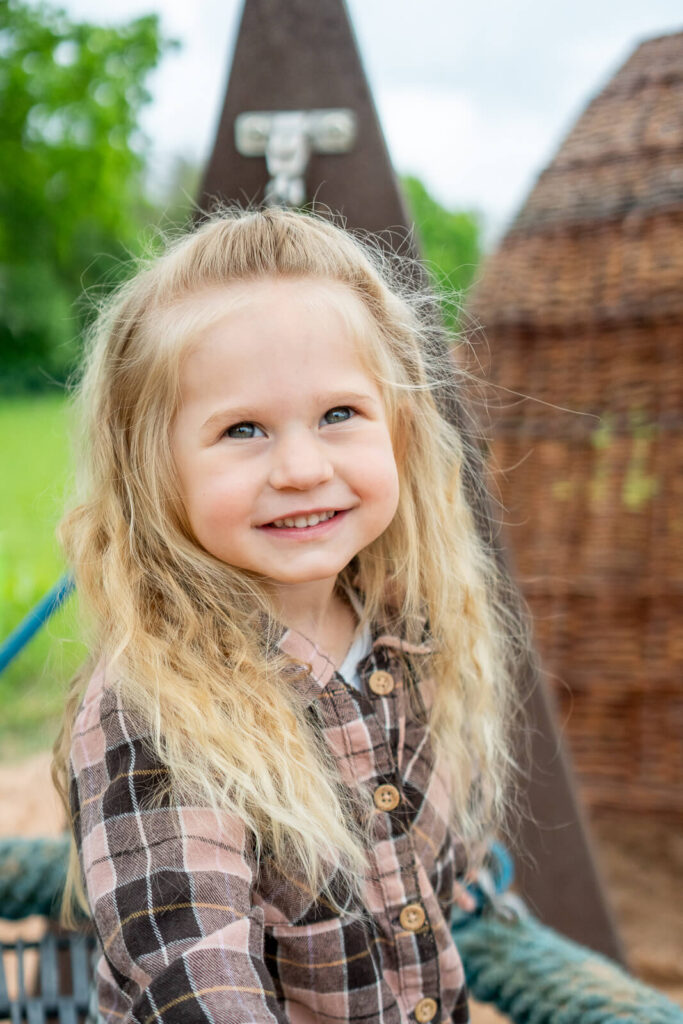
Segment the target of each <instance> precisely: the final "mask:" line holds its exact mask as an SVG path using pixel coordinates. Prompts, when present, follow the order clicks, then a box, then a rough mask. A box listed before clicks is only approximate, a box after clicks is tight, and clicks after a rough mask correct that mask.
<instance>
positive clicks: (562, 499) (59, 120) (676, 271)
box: [0, 0, 683, 1002]
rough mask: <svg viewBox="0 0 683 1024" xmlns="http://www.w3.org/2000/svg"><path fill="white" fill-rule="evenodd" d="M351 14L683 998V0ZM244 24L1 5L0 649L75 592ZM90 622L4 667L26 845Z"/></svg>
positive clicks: (552, 630) (56, 634)
mask: <svg viewBox="0 0 683 1024" xmlns="http://www.w3.org/2000/svg"><path fill="white" fill-rule="evenodd" d="M347 6H348V10H349V14H350V17H351V20H352V23H353V27H354V30H355V33H356V36H357V42H358V46H359V49H360V54H361V58H362V61H363V64H364V68H365V72H366V74H367V77H368V80H369V84H370V87H371V90H372V93H373V96H374V100H375V103H376V106H377V111H378V114H379V118H380V121H381V124H382V128H383V130H384V133H385V137H386V141H387V145H388V148H389V152H390V155H391V158H392V160H393V163H394V167H395V170H396V172H397V174H398V175H399V176H400V183H401V186H402V190H403V193H404V197H405V200H406V204H407V208H408V211H409V215H410V217H411V218H412V220H413V221H414V224H415V228H416V232H417V235H418V237H419V239H420V242H421V245H422V248H423V252H424V255H425V257H426V259H427V260H428V262H429V266H430V268H431V270H432V272H433V274H434V275H435V278H436V280H437V281H438V282H439V284H440V286H441V287H442V288H443V289H444V291H445V290H447V289H448V290H450V291H455V292H456V293H457V295H458V296H459V299H460V302H461V304H462V307H463V309H464V312H463V313H461V314H460V315H458V314H457V313H455V314H454V313H453V310H452V308H451V309H450V310H449V315H451V317H452V318H453V319H454V323H455V326H460V327H461V328H462V329H463V330H468V329H469V330H471V329H472V327H473V325H475V327H476V329H475V330H474V332H473V343H474V345H475V349H476V350H477V358H478V359H479V361H480V365H481V371H482V372H483V373H484V374H485V376H486V378H487V380H488V381H489V382H490V388H491V390H490V395H489V404H490V422H489V424H488V431H489V434H490V446H489V447H490V460H489V462H490V469H491V482H492V490H493V493H494V495H495V496H497V498H498V500H499V503H500V504H499V513H500V514H499V518H500V521H501V528H502V530H503V532H504V538H505V542H506V544H507V546H508V548H509V550H510V552H511V558H512V563H513V567H514V570H515V575H516V578H517V579H518V580H519V582H520V585H521V587H522V589H523V592H524V595H525V597H526V599H527V601H528V603H529V605H530V608H531V610H532V612H533V615H534V622H535V630H536V636H537V642H538V646H539V650H540V653H541V655H542V658H543V664H544V668H545V670H546V674H547V676H548V679H549V680H550V684H551V686H552V689H553V692H554V693H555V696H556V698H557V704H558V713H559V715H560V723H561V727H562V731H563V733H564V735H565V736H566V738H567V741H568V745H569V749H570V751H571V754H572V758H573V761H574V766H575V769H576V772H577V777H578V781H579V786H580V791H581V795H582V798H583V801H584V804H585V807H586V809H587V813H588V814H589V816H590V821H591V824H592V826H593V834H594V836H595V838H596V844H597V853H598V859H599V862H600V863H601V865H602V869H603V873H604V875H605V878H606V881H607V885H608V890H609V895H610V897H611V902H612V903H613V905H614V908H615V911H616V914H617V918H618V923H619V924H620V925H621V928H622V933H623V935H624V938H625V939H626V941H627V945H628V953H629V958H630V961H631V963H632V965H633V966H634V968H635V969H636V970H637V971H638V972H639V973H640V974H641V975H642V976H643V977H644V978H646V980H649V981H650V982H651V983H652V984H655V985H658V986H659V987H662V988H665V989H666V990H667V991H668V992H670V993H671V994H672V995H673V996H674V997H675V998H677V999H679V1000H681V1002H683V968H681V956H680V952H681V949H682V948H683V937H682V936H681V921H680V915H679V914H678V913H677V908H676V905H675V900H672V899H671V892H672V887H673V886H674V885H675V884H676V881H678V884H679V886H680V869H681V863H682V862H683V852H682V846H683V839H682V838H681V830H680V825H681V821H682V820H683V795H682V791H683V787H681V758H682V756H683V755H682V753H681V751H682V749H683V731H682V727H681V717H682V715H683V707H682V702H683V696H682V692H683V686H682V684H681V668H682V667H683V639H681V630H680V619H681V615H680V613H681V611H682V610H683V608H682V604H683V566H682V563H681V558H682V555H681V552H682V551H683V543H682V542H683V536H682V534H683V512H682V511H681V508H682V507H683V504H682V499H683V490H682V487H683V485H682V484H681V479H683V474H682V471H683V446H682V445H681V418H680V415H681V414H680V410H681V405H680V400H681V397H682V396H681V390H682V387H681V382H680V378H681V363H682V360H681V344H682V340H681V319H682V315H681V314H682V312H683V310H682V305H681V302H682V300H681V284H682V283H683V269H682V266H683V233H682V232H683V35H681V34H680V31H681V28H682V27H683V19H682V18H681V14H680V5H679V4H678V3H676V2H674V0H671V2H669V0H653V2H650V3H648V4H647V5H644V4H642V3H640V2H635V0H623V2H620V3H619V4H616V3H613V2H609V3H605V4H600V5H596V4H595V3H594V2H591V3H589V2H588V0H575V2H574V3H572V4H571V5H570V4H555V5H549V4H547V3H544V2H542V0H526V2H523V0H520V2H518V3H516V4H515V5H512V4H507V3H504V2H503V0H490V2H488V3H484V4H467V5H465V4H453V3H450V2H447V0H422V2H421V3H420V4H416V3H414V2H408V0H370V2H364V3H363V2H360V0H348V5H347ZM240 11H241V3H239V2H237V0H220V2H219V0H197V2H196V3H194V4H188V3H186V2H184V0H149V2H145V0H116V3H115V4H110V5H107V6H106V8H105V7H103V5H102V4H101V2H99V0H70V2H68V3H65V4H62V5H61V6H60V7H56V6H52V5H51V4H38V3H34V2H25V0H9V2H7V0H6V2H5V3H2V4H0V431H1V432H0V437H1V438H2V443H0V495H1V499H2V500H1V502H0V508H1V510H2V515H1V516H0V638H1V637H3V636H5V635H6V634H7V633H9V631H10V630H11V629H12V628H13V627H14V626H15V625H16V624H17V623H18V622H19V621H20V619H21V618H22V616H23V615H24V614H25V613H26V612H27V611H28V609H29V608H30V607H31V606H32V605H33V604H34V603H35V602H36V601H37V600H38V599H39V598H40V597H41V596H42V594H43V593H44V592H45V591H46V590H47V589H48V588H49V587H50V586H51V585H52V584H53V583H54V581H55V580H56V578H57V577H58V576H59V574H60V573H61V572H62V571H63V563H62V559H61V556H60V553H59V551H58V548H57V545H56V542H55V539H54V529H55V525H56V523H57V521H58V519H59V516H60V514H61V510H62V508H63V505H64V501H65V496H66V495H68V493H69V490H70V487H71V477H72V465H71V462H70V455H69V445H68V429H69V415H68V408H67V402H66V399H65V393H64V384H65V381H66V380H67V379H68V377H69V374H70V373H72V371H73V369H74V367H75V366H76V365H77V361H78V355H79V350H80V339H81V337H82V333H83V330H84V328H85V327H86V325H87V323H88V322H89V320H90V318H91V317H92V315H93V311H94V309H95V306H96V304H97V301H98V299H99V298H101V297H102V296H104V295H105V294H106V293H107V291H108V290H109V289H110V288H111V287H113V286H114V285H115V284H116V283H117V281H119V280H121V279H122V277H125V275H126V273H127V272H128V271H127V260H128V258H129V257H130V256H134V255H136V254H138V253H140V252H141V251H142V250H143V249H148V248H149V247H154V245H155V244H157V240H158V233H159V231H160V230H161V231H175V230H177V229H178V228H180V227H182V226H183V225H184V224H186V223H187V222H188V218H189V216H190V215H191V212H192V207H193V200H194V198H195V196H196V194H197V190H198V187H199V183H200V181H201V178H202V173H203V169H204V166H205V163H206V161H207V158H208V156H209V154H210V152H211V149H212V146H213V142H214V138H215V133H216V127H217V122H218V117H219V114H220V109H221V106H222V103H223V99H224V95H225V89H226V83H227V76H228V71H229V66H230V56H231V53H232V49H233V46H234V42H235V34H236V32H237V28H238V24H239V17H240ZM676 33H678V34H676ZM645 40H649V42H645V43H644V41H645ZM641 44H643V45H641ZM476 325H479V326H478V327H477V326H476ZM75 614H76V604H75V601H72V602H71V603H69V604H67V605H66V607H65V608H64V609H63V611H61V612H60V613H59V614H58V615H56V616H55V617H54V618H53V619H52V620H51V621H50V623H49V625H48V626H47V628H46V629H44V630H43V631H42V632H41V634H40V635H39V636H38V637H37V638H36V639H35V640H34V641H33V642H32V643H31V645H30V646H29V647H27V648H26V650H25V651H24V652H23V653H22V654H21V656H20V657H19V658H18V659H17V660H16V661H15V662H14V663H13V664H12V665H11V666H10V667H9V669H8V670H7V671H5V672H4V673H3V674H2V675H0V818H1V819H2V826H1V827H2V829H3V830H4V832H5V833H6V834H10V833H11V832H12V831H17V830H24V831H26V830H28V831H29V832H31V831H34V832H36V833H41V832H43V831H45V829H46V828H48V827H54V828H55V829H58V828H59V826H60V821H59V815H58V812H57V810H56V808H52V810H49V811H48V810H46V808H45V807H44V806H43V805H42V804H41V800H44V799H46V793H47V792H48V790H47V789H46V787H45V786H44V785H43V784H42V783H41V780H42V779H43V778H44V777H45V771H46V765H47V760H48V755H47V753H46V751H47V750H48V749H49V747H50V745H51V743H52V742H53V740H54V737H55V735H56V729H57V723H58V718H59V712H60V706H61V700H62V694H63V689H64V685H65V681H66V680H67V679H68V677H69V676H70V674H71V673H72V672H73V671H74V669H75V667H76V666H77V665H78V663H79V661H80V660H81V659H82V657H83V655H84V650H83V647H82V645H81V644H80V643H79V641H78V637H77V632H76V628H75ZM18 772H19V773H22V772H23V773H24V775H23V777H24V780H25V784H24V785H23V786H18V785H17V778H18V777H19V776H18V775H17V773H18ZM19 792H20V793H22V797H21V799H20V800H17V796H16V794H17V793H19ZM27 794H29V795H28V796H27ZM51 815H52V817H50V816H51Z"/></svg>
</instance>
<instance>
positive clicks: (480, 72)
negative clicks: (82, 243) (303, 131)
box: [59, 0, 683, 241]
mask: <svg viewBox="0 0 683 1024" xmlns="http://www.w3.org/2000/svg"><path fill="white" fill-rule="evenodd" d="M282 3H283V4H286V3H287V0H282ZM347 3H348V9H349V12H350V15H351V19H352V22H353V25H354V29H355V32H356V35H357V38H358V42H359V46H360V51H361V58H362V60H363V63H364V66H365V71H366V74H367V75H368V78H369V81H370V86H371V89H372V91H373V94H374V97H375V102H376V104H377V107H378V110H379V114H380V119H381V121H382V125H383V128H384V132H385V135H386V138H387V142H388V145H389V151H390V153H391V155H392V159H393V161H394V165H395V167H396V168H397V170H398V171H400V172H413V173H416V174H418V175H419V176H420V177H421V178H422V179H423V180H424V181H425V182H426V183H427V185H428V187H429V188H430V190H431V192H432V193H433V194H434V195H435V196H436V197H437V198H438V199H439V200H440V201H441V202H443V203H444V204H445V205H447V206H449V207H452V208H466V209H475V210H478V211H480V212H481V214H482V215H483V217H484V222H485V225H486V234H487V238H488V240H489V241H492V240H493V239H495V237H496V236H497V235H499V234H500V232H501V231H502V230H504V227H505V224H506V222H507V221H508V220H509V219H510V218H511V217H512V215H513V214H514V212H515V210H516V209H517V208H518V207H519V205H520V204H521V203H522V202H523V200H524V197H525V196H526V194H527V193H528V191H529V189H530V188H531V186H532V185H533V182H534V180H535V177H536V175H537V174H538V173H539V172H540V171H541V170H542V169H543V167H544V166H545V164H546V163H547V162H548V160H549V159H550V158H551V156H552V155H553V153H554V152H555V150H556V149H557V147H558V145H559V144H560V142H561V141H562V138H563V137H564V135H565V134H566V132H567V131H568V129H569V128H570V127H571V125H572V123H573V122H574V120H575V119H576V118H577V116H578V115H579V114H580V112H581V110H582V109H583V108H584V107H585V105H586V103H587V102H588V101H589V100H590V99H591V98H592V96H594V95H595V94H596V92H598V91H599V90H600V89H601V88H602V86H603V85H604V84H605V82H606V81H607V80H608V79H609V78H610V77H611V75H612V74H613V73H614V71H615V70H616V69H617V68H618V67H619V66H620V65H621V64H622V63H623V61H624V60H625V59H626V57H627V56H628V55H629V54H630V53H631V52H632V50H633V49H634V48H635V46H636V45H637V44H638V43H639V42H640V41H642V40H643V39H645V38H649V37H651V36H655V35H661V34H664V33H667V32H673V31H680V30H682V29H683V14H682V13H681V2H680V0H571V2H565V0H515V2H514V3H513V2H508V0H468V2H467V3H458V2H454V0H347ZM59 6H62V7H64V8H65V9H66V10H67V11H68V12H69V14H70V15H71V16H73V17H76V18H83V19H89V20H93V21H97V22H102V21H105V20H106V21H113V22H116V21H121V20H125V19H127V18H130V17H133V16H136V15H138V14H141V13H146V12H150V11H157V12H158V13H159V14H160V15H161V17H162V25H163V27H164V30H165V31H166V33H167V34H168V35H170V36H173V37H175V38H177V39H179V40H180V41H181V43H182V44H183V45H182V49H181V50H180V51H179V52H178V53H173V54H170V55H168V56H167V57H166V58H165V60H164V63H163V65H162V67H161V68H160V69H159V70H158V71H157V72H155V74H154V76H153V78H152V79H151V80H150V86H151V89H152V92H153V95H154V102H153V104H152V105H151V107H150V108H149V109H148V110H147V111H146V112H145V115H144V121H143V126H144V128H145V131H146V132H147V134H148V135H149V136H150V138H151V140H152V143H153V146H154V153H155V167H156V168H157V173H158V174H162V173H163V170H164V167H167V166H168V164H169V157H170V156H171V154H173V153H184V154H186V155H188V156H190V157H191V158H193V159H196V160H200V161H201V160H204V159H206V157H207V155H208V152H209V149H210V147H211V144H212V141H213V136H214V132H215V128H216V121H217V118H218V115H219V112H220V108H221V105H222V101H223V96H224V92H225V86H226V80H227V73H228V64H229V58H230V56H231V53H232V48H233V45H234V39H235V33H236V31H237V27H238V23H239V16H240V12H241V10H242V2H241V0H111V2H110V3H109V4H106V5H103V4H102V0H62V2H61V3H60V4H59Z"/></svg>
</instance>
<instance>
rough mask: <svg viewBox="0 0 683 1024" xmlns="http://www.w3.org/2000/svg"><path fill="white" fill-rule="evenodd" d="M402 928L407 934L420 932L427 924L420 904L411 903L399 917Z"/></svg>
mask: <svg viewBox="0 0 683 1024" xmlns="http://www.w3.org/2000/svg"><path fill="white" fill-rule="evenodd" d="M398 919H399V921H400V922H401V927H402V928H405V930H406V931H407V932H418V931H419V930H420V928H421V927H422V925H423V924H424V923H425V912H424V910H423V909H422V907H421V906H420V904H419V903H409V904H408V906H407V907H404V908H403V910H402V911H401V913H400V914H399V917H398Z"/></svg>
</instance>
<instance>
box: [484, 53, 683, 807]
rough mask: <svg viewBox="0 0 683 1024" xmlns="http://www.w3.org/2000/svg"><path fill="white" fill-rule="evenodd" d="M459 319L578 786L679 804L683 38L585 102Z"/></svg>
mask: <svg viewBox="0 0 683 1024" xmlns="http://www.w3.org/2000/svg"><path fill="white" fill-rule="evenodd" d="M471 311H472V312H473V313H474V315H475V317H476V319H477V320H478V322H479V323H481V325H482V326H483V329H484V331H485V334H486V338H487V341H488V350H489V351H490V365H489V366H487V367H485V371H486V375H487V376H488V378H489V379H490V380H491V381H492V382H493V385H494V387H493V389H492V391H491V395H490V401H491V405H492V423H491V434H492V438H493V440H492V459H491V467H492V489H493V492H494V494H497V495H498V496H499V497H500V500H501V502H502V506H501V510H500V514H501V520H502V521H503V523H504V526H503V535H504V538H505V541H506V544H507V547H508V549H509V551H510V552H511V554H512V559H513V564H514V569H515V572H516V575H517V578H518V580H519V583H520V585H521V587H522V590H523V592H524V594H525V596H526V598H527V601H528V603H529V605H530V608H531V610H532V613H533V616H534V624H535V634H536V640H537V646H538V649H539V652H540V654H541V658H542V661H543V665H544V668H545V669H546V670H547V673H548V676H549V677H550V679H551V681H552V683H553V685H554V689H555V692H556V694H557V696H558V698H559V702H560V710H561V714H562V720H563V724H564V725H565V731H566V735H567V736H568V739H569V745H570V749H571V751H572V754H573V760H574V763H575V767H576V769H577V773H578V776H579V779H580V781H581V784H582V790H583V795H584V797H585V799H586V800H587V802H588V804H589V805H591V806H593V807H601V806H616V807H620V808H623V809H629V810H643V811H646V810H647V811H657V812H678V813H680V812H683V785H682V781H683V770H682V769H683V403H682V398H683V358H682V357H683V33H679V34H676V35H669V36H664V37H661V38H656V39H652V40H649V41H647V42H644V43H643V44H642V45H641V46H639V47H638V49H637V50H636V51H635V53H634V54H633V55H632V56H631V57H630V59H629V60H628V61H627V62H626V64H625V65H624V66H623V67H622V68H621V69H620V70H619V71H618V73H617V74H616V75H615V76H614V78H613V79H612V80H611V81H610V82H609V84H608V85H607V87H606V88H605V89H604V90H603V91H602V92H601V93H600V94H599V95H598V96H597V97H596V98H595V99H594V100H593V101H592V102H591V103H590V105H589V106H588V108H587V109H586V110H585V112H584V113H583V115H582V116H581V117H580V118H579V120H578V122H577V123H576V125H575V126H574V128H573V129H572V131H571V132H570V133H569V135H568V137H567V138H566V140H565V142H564V143H563V145H562V146H561V148H560V150H559V152H558V154H557V156H556V157H555V159H554V160H553V161H552V163H551V164H550V166H549V167H548V168H547V169H546V170H545V171H544V172H543V173H542V174H541V176H540V178H539V180H538V182H537V184H536V186H535V188H534V189H533V191H532V193H531V195H530V196H529V198H528V200H527V202H526V204H525V205H524V207H523V209H522V210H521V212H520V213H519V215H518V216H517V218H516V220H515V221H514V223H513V225H512V227H511V229H510V230H509V232H508V233H507V235H506V236H505V238H504V239H503V241H502V243H501V244H500V246H499V248H498V249H497V251H496V252H495V253H494V254H493V255H492V257H491V258H490V259H489V260H488V261H487V263H486V265H485V267H484V270H483V274H482V278H481V280H480V282H479V283H478V285H477V287H476V288H475V290H474V292H473V295H472V300H471ZM495 385H502V388H498V389H497V388H496V387H495ZM503 389H511V390H512V391H513V392H517V393H519V394H511V393H510V392H509V391H506V390H503ZM521 396H528V397H521Z"/></svg>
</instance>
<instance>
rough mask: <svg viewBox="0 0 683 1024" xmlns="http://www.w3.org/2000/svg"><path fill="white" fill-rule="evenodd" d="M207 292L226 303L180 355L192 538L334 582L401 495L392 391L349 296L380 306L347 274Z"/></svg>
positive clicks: (180, 452)
mask: <svg viewBox="0 0 683 1024" xmlns="http://www.w3.org/2000/svg"><path fill="white" fill-rule="evenodd" d="M203 298H204V299H205V301H208V302H211V303H216V304H218V305H217V309H218V313H217V317H216V319H215V320H214V321H213V322H212V325H211V326H210V327H208V328H207V329H206V330H205V331H204V332H203V333H201V334H200V336H199V339H198V342H197V343H196V344H195V345H193V347H192V349H191V350H190V352H189V354H188V355H187V356H186V357H185V360H184V362H183V364H182V367H181V377H180V384H181V405H180V409H179V412H178V415H177V417H176V420H175V423H174V428H173V433H172V448H173V455H174V459H175V462H176V466H177V470H178V475H179V479H180V484H181V491H182V498H183V501H184V505H185V509H186V512H187V515H188V518H189V521H190V524H191V527H192V530H193V532H194V535H195V537H196V539H197V540H198V542H199V543H200V544H201V545H202V546H203V547H204V548H205V549H206V550H207V551H209V552H210V553H211V554H212V555H214V556H215V557H216V558H219V559H220V560H221V561H222V562H225V563H226V564H228V565H232V566H235V567H238V568H241V569H248V570H251V571H252V572H255V573H258V574H261V575H263V576H265V577H267V578H268V579H270V580H271V581H273V582H275V583H280V584H289V585H292V584H294V585H296V584H299V585H306V584H311V583H314V582H315V581H330V582H332V583H333V581H334V580H335V579H336V576H337V574H338V573H339V572H340V571H341V570H342V569H343V568H344V567H345V566H346V565H347V564H348V563H349V562H350V561H351V559H352V558H353V557H354V555H356V554H357V553H358V552H359V551H360V550H361V549H362V548H364V547H366V546H367V545H368V544H370V543H371V542H372V541H373V540H375V538H376V537H378V536H379V535H380V534H381V533H382V532H383V531H384V530H385V529H386V528H387V526H388V525H389V524H390V522H391V520H392V519H393V517H394V514H395V512H396V508H397V506H398V493H399V485H398V471H397V467H396V462H395V459H394V452H393V448H392V443H391V438H390V435H389V428H388V424H387V420H386V417H385V411H384V406H383V402H382V397H381V394H380V391H379V388H378V387H377V385H376V384H375V382H374V380H373V379H372V378H371V377H370V376H369V374H368V372H367V370H366V369H365V367H364V365H363V363H362V361H361V359H360V357H359V355H358V352H357V350H356V344H355V341H354V339H353V337H352V335H351V332H350V330H349V328H348V327H347V325H346V323H345V318H344V316H343V315H342V313H341V312H340V306H341V307H342V308H343V306H344V305H345V304H356V308H355V310H352V312H354V313H355V314H356V315H355V317H354V319H355V320H358V316H359V315H360V316H362V317H365V318H368V317H369V314H367V313H366V312H365V310H364V308H363V307H362V304H361V302H360V300H359V299H358V298H356V296H354V295H353V293H352V292H351V291H350V290H349V289H347V288H346V287H345V286H344V285H342V284H339V283H336V282H326V281H318V280H312V279H301V280H285V279H278V280H273V279H264V280H260V281H254V282H246V283H240V284H235V285H230V286H228V287H226V288H222V289H216V290H215V291H213V292H211V293H210V295H209V296H208V297H203ZM188 301H195V302H196V301H197V299H194V300H188ZM223 306H224V307H225V308H224V311H223V309H222V307H223ZM369 326H370V322H369V319H368V327H369ZM332 513H334V515H332ZM328 516H332V517H331V518H328ZM320 517H322V518H321V520H320V522H317V519H318V518H320ZM323 520H324V521H323ZM307 523H309V524H310V525H305V524H307Z"/></svg>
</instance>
